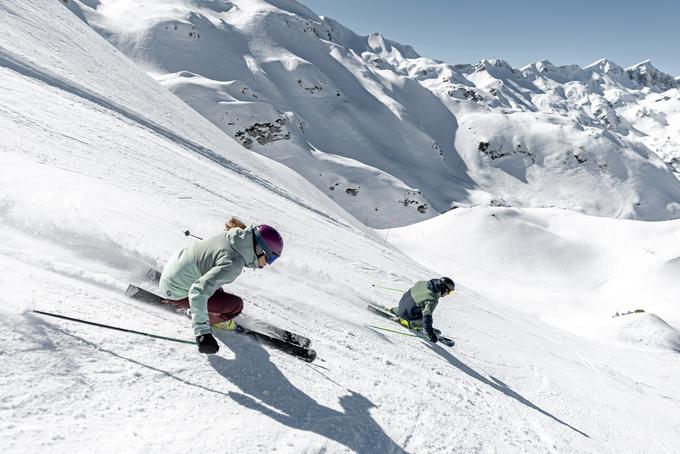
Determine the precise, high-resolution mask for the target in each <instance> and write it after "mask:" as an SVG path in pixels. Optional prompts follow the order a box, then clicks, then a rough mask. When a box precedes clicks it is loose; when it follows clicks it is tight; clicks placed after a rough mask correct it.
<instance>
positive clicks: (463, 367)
mask: <svg viewBox="0 0 680 454" xmlns="http://www.w3.org/2000/svg"><path fill="white" fill-rule="evenodd" d="M425 345H427V346H428V347H429V348H430V350H432V351H433V352H435V353H437V354H438V355H439V356H441V357H442V358H444V359H445V360H446V361H448V362H449V363H450V364H451V365H452V366H453V367H455V368H457V369H458V370H460V371H461V372H464V373H466V374H467V375H469V376H470V377H472V378H475V379H477V380H479V381H481V382H482V383H484V384H485V385H489V386H491V387H492V388H493V389H495V390H497V391H500V392H502V393H503V394H505V395H506V396H508V397H512V398H513V399H515V400H516V401H518V402H520V403H522V404H524V405H526V406H527V407H529V408H531V409H533V410H536V411H537V412H539V413H541V414H544V415H545V416H547V417H549V418H551V419H553V420H554V421H556V422H558V423H560V424H562V425H564V426H566V427H568V428H570V429H571V430H573V431H575V432H577V433H579V434H581V435H583V436H584V437H586V438H590V436H588V434H587V433H585V432H582V431H580V430H578V429H577V428H576V427H574V426H572V425H570V424H568V423H566V422H564V421H562V420H561V419H559V418H558V417H556V416H555V415H552V414H550V413H548V412H547V411H545V410H543V409H542V408H541V407H539V406H537V405H535V404H533V403H532V402H530V401H529V400H527V399H526V398H525V397H524V396H522V395H520V394H519V393H517V392H516V391H514V390H512V389H511V388H510V387H509V386H508V385H506V384H505V383H503V382H502V381H500V380H499V379H497V378H495V377H493V376H490V378H491V379H490V380H489V379H488V378H486V377H484V376H483V375H481V374H480V373H479V372H477V371H476V370H474V369H472V368H471V367H470V366H468V365H467V364H465V363H463V362H462V361H460V360H459V359H458V358H456V357H455V356H453V355H452V354H451V353H450V352H449V351H448V350H446V349H445V348H443V347H442V346H440V345H434V344H431V343H430V342H425Z"/></svg>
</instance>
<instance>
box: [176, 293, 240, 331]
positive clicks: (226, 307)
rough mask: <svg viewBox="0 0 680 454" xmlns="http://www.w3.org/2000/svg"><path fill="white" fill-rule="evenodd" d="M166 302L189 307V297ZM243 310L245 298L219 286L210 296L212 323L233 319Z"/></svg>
mask: <svg viewBox="0 0 680 454" xmlns="http://www.w3.org/2000/svg"><path fill="white" fill-rule="evenodd" d="M165 302H166V303H168V304H172V305H173V306H177V307H181V308H183V309H189V298H182V299H181V300H165ZM242 310H243V300H242V299H241V298H240V297H238V296H236V295H232V294H231V293H227V292H225V291H224V290H222V289H221V288H218V289H217V291H216V292H215V293H213V296H211V297H210V298H208V316H209V318H210V324H211V325H214V324H215V323H220V322H224V321H226V320H231V319H232V318H234V317H236V316H237V315H238V314H240V313H241V311H242Z"/></svg>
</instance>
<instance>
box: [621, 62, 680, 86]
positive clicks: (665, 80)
mask: <svg viewBox="0 0 680 454" xmlns="http://www.w3.org/2000/svg"><path fill="white" fill-rule="evenodd" d="M626 73H628V77H630V78H631V79H633V80H634V81H636V82H637V83H638V84H640V85H641V86H643V87H650V88H656V89H658V90H661V91H666V90H670V89H671V88H678V87H679V86H680V85H679V84H678V81H677V80H676V79H675V78H674V77H673V76H671V75H668V74H666V73H664V72H661V71H659V70H658V69H656V68H655V67H654V66H652V62H651V61H650V60H645V61H643V62H640V63H638V64H637V65H633V66H631V67H630V68H626Z"/></svg>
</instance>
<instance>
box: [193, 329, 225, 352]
mask: <svg viewBox="0 0 680 454" xmlns="http://www.w3.org/2000/svg"><path fill="white" fill-rule="evenodd" d="M196 345H198V351H199V352H201V353H208V354H210V355H212V354H215V353H217V351H218V350H219V349H220V346H219V345H217V341H216V340H215V338H214V337H213V335H212V334H210V333H208V334H201V335H200V336H196Z"/></svg>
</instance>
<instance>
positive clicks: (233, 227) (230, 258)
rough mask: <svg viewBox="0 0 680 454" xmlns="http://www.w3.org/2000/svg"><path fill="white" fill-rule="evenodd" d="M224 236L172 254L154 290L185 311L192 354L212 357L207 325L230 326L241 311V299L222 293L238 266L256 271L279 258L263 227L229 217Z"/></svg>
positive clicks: (272, 234)
mask: <svg viewBox="0 0 680 454" xmlns="http://www.w3.org/2000/svg"><path fill="white" fill-rule="evenodd" d="M225 227H226V231H224V232H221V233H219V234H217V235H215V236H213V237H212V238H208V239H205V240H201V241H197V242H195V243H193V244H191V245H189V246H187V247H185V248H183V249H181V250H179V251H177V252H176V253H175V254H174V255H173V256H172V257H171V258H170V260H169V261H168V263H167V264H166V265H165V267H164V268H163V273H162V274H161V278H160V288H161V292H162V294H163V296H164V297H166V298H167V300H166V302H168V303H170V304H173V305H175V306H179V307H183V308H190V309H191V322H192V327H193V330H194V336H195V337H196V344H197V345H198V351H200V352H201V353H210V354H212V353H217V351H218V350H219V346H218V345H217V341H216V340H215V338H214V337H213V335H212V329H211V325H217V324H220V325H222V327H224V328H227V329H230V328H231V329H233V327H235V324H234V322H233V321H232V319H233V318H234V317H236V316H237V315H238V314H240V313H241V310H243V300H242V299H241V298H239V297H238V296H235V295H231V294H229V293H226V292H225V291H224V290H222V288H221V287H222V286H223V285H225V284H228V283H230V282H233V281H234V280H235V279H236V278H237V277H238V276H239V275H240V274H241V271H242V270H243V267H246V266H247V267H248V268H255V269H261V268H264V267H265V266H266V265H271V264H272V263H274V260H276V259H277V258H278V257H280V256H281V251H282V250H283V239H282V238H281V235H279V233H278V232H277V231H276V230H275V229H274V228H273V227H270V226H268V225H266V224H261V225H252V226H250V227H246V225H245V224H243V223H242V222H241V221H239V220H238V219H236V218H230V219H229V221H228V222H227V224H226V226H225Z"/></svg>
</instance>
